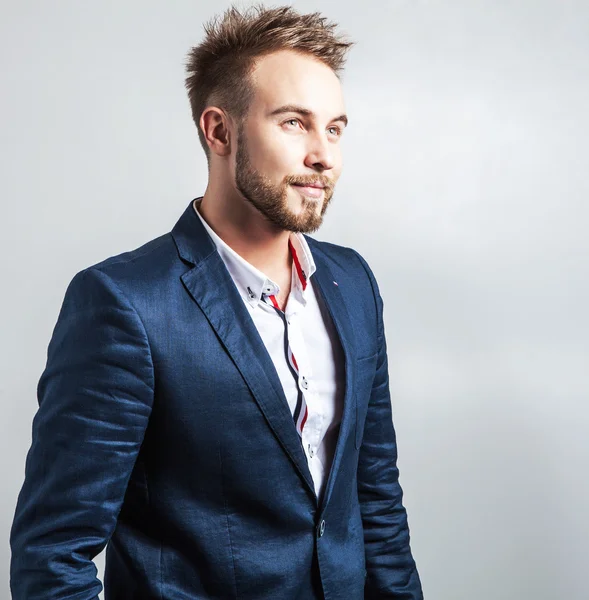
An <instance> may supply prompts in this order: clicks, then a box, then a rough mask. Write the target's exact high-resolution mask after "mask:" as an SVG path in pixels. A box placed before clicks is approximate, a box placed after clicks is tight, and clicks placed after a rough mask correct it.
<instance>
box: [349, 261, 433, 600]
mask: <svg viewBox="0 0 589 600" xmlns="http://www.w3.org/2000/svg"><path fill="white" fill-rule="evenodd" d="M358 258H359V259H360V262H361V263H362V265H363V266H364V269H365V270H366V273H367V274H368V277H369V279H370V283H371V284H372V289H373V292H374V297H375V302H376V313H377V346H378V357H377V362H376V375H375V377H374V381H373V383H372V392H371V396H370V401H369V404H368V412H367V414H366V422H365V425H364V436H363V440H362V446H361V447H360V455H359V460H358V497H359V500H360V510H361V513H362V524H363V527H364V549H365V556H366V571H367V575H366V587H365V591H364V597H365V598H366V600H382V599H385V598H391V599H392V598H394V599H395V600H422V599H423V592H422V589H421V582H420V579H419V574H418V572H417V568H416V566H415V561H414V560H413V556H412V554H411V548H410V546H409V526H408V524H407V513H406V511H405V508H404V507H403V503H402V500H403V491H402V489H401V486H400V485H399V471H398V469H397V443H396V437H395V430H394V427H393V421H392V409H391V397H390V391H389V374H388V362H387V347H386V339H385V335H384V324H383V302H382V298H381V296H380V292H379V289H378V285H377V283H376V280H375V278H374V275H373V274H372V271H371V270H370V268H369V267H368V265H367V264H366V261H365V260H364V259H363V258H362V257H361V256H360V255H358Z"/></svg>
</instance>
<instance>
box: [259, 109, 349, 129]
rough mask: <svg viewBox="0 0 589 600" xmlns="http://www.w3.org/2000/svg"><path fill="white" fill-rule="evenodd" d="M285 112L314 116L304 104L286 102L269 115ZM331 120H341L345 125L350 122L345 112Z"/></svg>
mask: <svg viewBox="0 0 589 600" xmlns="http://www.w3.org/2000/svg"><path fill="white" fill-rule="evenodd" d="M284 113H297V114H299V115H303V116H305V117H312V116H314V113H313V111H312V110H309V109H308V108H304V107H303V106H297V105H296V104H285V105H284V106H280V107H279V108H276V109H274V110H273V111H272V112H271V113H270V115H269V116H271V117H273V116H275V115H282V114H284ZM331 121H341V122H342V123H343V124H344V127H345V126H347V124H348V117H347V116H346V115H345V114H341V115H339V116H338V117H336V118H335V119H331Z"/></svg>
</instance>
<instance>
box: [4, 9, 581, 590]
mask: <svg viewBox="0 0 589 600" xmlns="http://www.w3.org/2000/svg"><path fill="white" fill-rule="evenodd" d="M294 4H295V6H296V7H297V8H299V9H300V10H304V11H309V10H321V11H323V12H324V13H325V14H327V15H329V16H330V17H332V18H334V19H336V20H338V21H339V22H340V23H341V25H342V26H343V28H344V29H345V30H346V31H347V32H349V34H350V35H351V36H352V37H354V38H355V39H356V40H357V41H358V45H357V47H356V48H355V49H354V50H353V51H352V53H351V55H350V59H349V62H348V66H347V71H346V75H345V78H344V88H345V93H346V100H347V110H348V113H349V115H350V127H349V129H348V131H347V132H346V135H345V141H344V142H343V144H344V152H345V167H344V174H343V176H342V178H341V180H340V184H339V188H338V191H337V192H336V196H335V200H334V203H333V205H332V207H331V208H330V210H329V211H328V213H327V221H326V223H325V225H324V227H323V228H322V229H321V230H320V231H319V232H318V234H317V235H316V237H318V238H320V239H325V240H329V241H333V242H336V243H340V244H343V245H346V246H352V247H354V248H356V249H357V250H359V251H360V252H361V253H362V254H363V255H364V256H365V257H366V258H367V260H368V261H369V263H370V264H371V265H372V267H373V268H374V271H375V273H376V275H377V277H378V279H379V281H380V285H381V290H382V294H383V297H384V300H385V311H386V312H385V319H386V330H387V336H388V343H389V362H390V371H391V388H392V395H393V410H394V419H395V423H396V427H397V432H398V441H399V450H400V458H399V467H400V472H401V481H402V484H403V487H404V490H405V503H406V506H407V508H408V512H409V519H410V526H411V534H412V546H413V550H414V554H415V558H416V560H417V562H418V565H419V569H420V572H421V576H422V580H423V586H424V591H425V595H426V597H427V598H428V600H528V599H529V600H561V599H566V600H586V599H587V598H589V583H588V580H587V569H588V568H589V514H588V510H587V509H588V506H589V502H588V500H589V497H588V496H589V493H588V492H589V484H588V483H587V467H588V466H589V444H588V443H587V431H588V430H589V382H588V370H589V369H588V367H589V358H588V357H589V342H588V338H589V320H588V317H587V307H588V306H589V286H588V283H587V275H588V273H589V270H588V264H587V263H588V256H589V242H588V231H587V230H588V225H589V222H588V217H589V208H588V200H587V197H588V192H589V178H588V174H589V164H588V163H589V161H588V150H589V142H588V138H589V117H588V107H589V83H588V82H589V3H587V2H586V1H577V2H574V1H566V0H561V1H558V0H554V1H548V0H544V1H540V0H527V1H524V0H520V1H517V0H514V1H505V0H502V1H497V0H488V1H486V2H478V1H467V0H455V1H446V2H436V1H434V0H431V1H429V0H413V1H408V0H406V1H402V0H391V1H388V2H385V1H376V0H366V1H364V2H361V3H357V2H336V1H325V2H319V1H311V0H309V1H306V2H295V3H294ZM227 5H228V3H227V2H212V1H210V2H204V1H200V2H198V1H196V2H195V1H194V0H192V1H189V0H175V1H172V2H163V1H159V2H156V1H155V0H149V1H146V0H143V1H141V2H140V1H139V0H122V1H121V0H119V1H117V2H115V1H114V0H106V1H103V2H97V3H87V2H79V1H74V0H60V1H56V2H44V1H41V0H28V1H21V2H16V1H13V2H7V1H4V2H2V5H1V10H2V14H1V18H0V22H1V25H0V27H1V31H0V33H1V36H0V44H1V46H2V53H1V57H0V60H1V66H2V68H1V73H2V81H1V86H2V94H1V97H0V112H1V115H2V121H3V124H2V136H1V141H0V144H1V146H0V159H1V160H0V163H1V168H2V175H1V178H0V186H1V203H2V204H1V208H2V210H1V213H0V215H1V217H0V233H1V236H0V267H1V277H2V279H1V281H2V294H1V295H0V338H1V339H0V397H1V402H2V415H3V418H2V421H1V423H0V427H1V435H0V440H1V442H0V443H1V444H2V451H1V453H0V456H1V459H0V460H1V461H2V495H1V498H0V530H1V538H2V543H1V545H0V579H1V581H0V598H1V599H4V598H9V591H8V564H9V548H8V534H9V529H10V524H11V521H12V517H13V511H14V505H15V502H16V496H17V493H18V490H19V488H20V486H21V483H22V479H23V470H24V460H25V455H26V452H27V449H28V447H29V444H30V436H31V420H32V417H33V415H34V413H35V410H36V406H37V405H36V385H37V381H38V378H39V376H40V374H41V372H42V370H43V368H44V365H45V359H46V351H47V344H48V342H49V339H50V336H51V332H52V330H53V326H54V325H55V321H56V319H57V314H58V311H59V308H60V306H61V302H62V300H63V295H64V292H65V289H66V286H67V284H68V283H69V281H70V280H71V278H72V277H73V276H74V274H75V273H76V272H77V271H79V270H80V269H83V268H84V267H86V266H88V265H90V264H93V263H95V262H98V261H100V260H102V259H103V258H105V257H107V256H111V255H113V254H117V253H119V252H122V251H125V250H128V249H131V248H135V247H137V246H139V245H141V244H142V243H144V242H145V241H147V240H149V239H151V238H153V237H156V236H158V235H160V234H161V233H164V232H166V231H169V230H170V229H171V227H172V226H173V224H174V223H175V222H176V220H177V218H178V217H179V216H180V214H181V212H182V211H183V210H184V208H185V207H186V205H187V203H188V202H189V201H190V199H191V198H193V197H195V196H197V195H200V194H201V193H202V192H203V191H204V186H205V181H206V163H205V160H204V155H203V154H202V152H201V150H200V147H199V145H198V141H197V135H196V130H195V128H194V126H193V124H192V122H191V117H190V111H189V107H188V102H187V100H186V98H185V95H184V89H183V62H184V56H185V53H186V51H187V50H188V48H189V46H190V45H192V44H194V43H196V42H198V40H199V39H200V37H201V32H202V22H203V21H204V20H206V19H208V18H209V17H210V16H212V15H213V14H214V13H215V12H217V11H219V10H221V9H222V8H224V7H226V6H227ZM98 564H99V569H100V570H102V566H103V562H102V557H100V558H99V560H98Z"/></svg>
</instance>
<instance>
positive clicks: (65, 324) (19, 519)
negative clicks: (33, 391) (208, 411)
mask: <svg viewBox="0 0 589 600" xmlns="http://www.w3.org/2000/svg"><path fill="white" fill-rule="evenodd" d="M37 391H38V399H39V410H38V412H37V414H36V416H35V419H34V422H33V441H32V445H31V448H30V450H29V453H28V456H27V461H26V468H25V481H24V484H23V487H22V490H21V492H20V495H19V499H18V504H17V507H16V514H15V518H14V523H13V526H12V531H11V539H10V542H11V546H12V562H11V589H12V594H13V596H12V597H13V599H14V600H25V599H26V600H35V599H41V598H42V599H44V600H45V599H47V598H51V599H52V600H58V599H60V598H64V599H65V598H67V599H68V600H74V599H75V600H92V599H95V598H97V597H98V593H99V592H100V590H101V589H102V586H101V583H100V581H99V580H98V579H97V578H96V567H95V566H94V563H93V561H92V559H93V558H94V557H95V556H96V555H97V554H98V553H99V552H100V551H101V550H102V549H103V548H104V547H105V545H106V543H107V541H108V539H109V538H110V536H111V534H112V532H113V530H114V527H115V525H116V521H117V516H118V513H119V510H120V507H121V504H122V501H123V498H124V495H125V491H126V487H127V483H128V480H129V477H130V474H131V471H132V469H133V466H134V463H135V460H136V457H137V453H138V451H139V448H140V446H141V442H142V440H143V436H144V432H145V428H146V426H147V421H148V418H149V415H150V412H151V405H152V401H153V365H152V360H151V354H150V349H149V344H148V341H147V336H146V333H145V329H144V327H143V324H142V323H141V320H140V318H139V316H138V314H137V312H136V311H135V309H134V308H133V307H132V306H131V304H130V303H129V302H128V300H127V299H126V297H125V296H124V294H123V293H122V292H121V290H120V289H119V288H118V287H117V286H116V284H115V283H114V282H113V281H112V280H111V279H110V278H109V277H108V276H107V275H105V274H104V273H102V272H101V271H98V270H96V269H92V268H91V269H87V270H85V271H82V272H80V273H78V274H77V275H76V276H75V277H74V278H73V280H72V282H71V283H70V285H69V287H68V289H67V291H66V294H65V298H64V301H63V305H62V308H61V311H60V314H59V318H58V320H57V324H56V325H55V329H54V331H53V336H52V338H51V341H50V343H49V348H48V352H47V365H46V368H45V370H44V372H43V374H42V375H41V378H40V380H39V385H38V389H37Z"/></svg>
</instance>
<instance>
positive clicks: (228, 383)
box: [11, 203, 422, 600]
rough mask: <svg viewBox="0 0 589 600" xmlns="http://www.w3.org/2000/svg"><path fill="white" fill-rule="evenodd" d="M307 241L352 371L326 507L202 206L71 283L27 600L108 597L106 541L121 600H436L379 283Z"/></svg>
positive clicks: (46, 418)
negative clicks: (416, 521) (410, 494)
mask: <svg viewBox="0 0 589 600" xmlns="http://www.w3.org/2000/svg"><path fill="white" fill-rule="evenodd" d="M307 240H308V242H309V245H310V248H311V252H312V253H313V257H314V260H315V262H316V265H317V271H316V273H315V274H314V275H313V278H312V281H313V285H315V286H317V289H318V290H319V293H318V296H319V297H320V298H321V301H322V302H323V303H324V305H325V306H326V307H327V313H328V314H329V316H330V318H331V319H332V320H333V323H334V325H335V328H336V330H337V332H338V336H339V341H340V343H341V345H342V348H343V351H344V355H345V373H346V376H345V386H346V389H345V399H344V411H343V416H342V422H341V426H340V431H339V437H338V442H337V447H336V450H335V455H334V460H333V464H332V468H331V471H330V473H329V477H328V479H327V484H326V487H325V492H324V494H323V497H322V498H321V499H320V501H319V500H318V499H317V497H316V495H315V491H314V486H313V480H312V478H311V474H310V472H309V469H308V466H307V460H306V457H305V454H304V452H303V448H302V446H301V443H300V438H299V436H298V434H297V432H296V430H295V426H294V422H293V418H292V415H291V413H290V410H289V407H288V404H287V402H286V398H285V397H284V393H283V391H282V387H281V384H280V381H279V379H278V376H277V374H276V370H275V368H274V365H273V363H272V360H271V358H270V356H269V355H268V353H267V351H266V348H265V346H264V344H263V342H262V340H261V338H260V336H259V334H258V332H257V330H256V328H255V326H254V324H253V321H252V319H251V317H250V316H249V314H248V311H247V308H246V307H245V305H244V303H243V300H242V298H241V297H240V295H239V292H238V291H237V289H236V287H235V285H234V283H233V281H232V279H231V277H230V275H229V273H228V271H227V269H226V268H225V265H224V264H223V261H222V260H221V257H220V256H219V254H218V252H217V250H216V248H215V246H214V244H213V242H212V240H211V238H210V237H209V236H208V234H207V233H206V231H205V229H204V228H203V226H202V223H200V222H199V220H198V217H197V215H196V214H195V213H194V210H193V208H192V203H191V204H190V205H189V206H188V207H187V209H186V210H185V211H184V214H183V215H182V216H181V218H180V220H179V221H178V222H177V224H176V225H175V227H174V229H173V230H172V231H171V232H170V233H167V234H165V235H163V236H161V237H159V238H157V239H155V240H152V241H150V242H148V243H147V244H145V245H144V246H142V247H141V248H138V249H136V250H134V251H132V252H127V253H124V254H121V255H119V256H115V257H112V258H109V259H107V260H105V261H103V262H101V263H99V264H97V265H94V266H92V267H89V268H87V269H85V270H83V271H81V272H80V273H78V274H77V275H76V276H75V277H74V278H73V279H72V281H71V283H70V285H69V286H68V288H67V291H66V293H65V298H64V300H63V305H62V308H61V311H60V314H59V317H58V320H57V323H56V325H55V329H54V331H53V335H52V337H51V341H50V343H49V348H48V353H47V364H46V367H45V369H44V371H43V373H42V375H41V378H40V380H39V384H38V399H39V410H38V412H37V414H36V416H35V419H34V424H33V441H32V445H31V448H30V451H29V454H28V456H27V462H26V474H25V481H24V484H23V488H22V490H21V493H20V496H19V500H18V504H17V508H16V515H15V519H14V523H13V527H12V532H11V546H12V563H11V589H12V594H13V598H14V599H16V600H25V599H26V600H35V599H39V600H41V599H43V600H47V599H49V598H51V599H52V600H56V599H60V598H63V599H66V598H67V599H68V600H90V599H96V598H97V597H98V594H99V592H100V590H101V583H100V581H99V579H98V578H97V572H96V568H95V566H94V563H93V561H92V559H93V557H95V556H96V555H97V554H98V553H99V552H101V551H102V550H103V548H104V547H105V546H106V545H107V544H108V546H107V554H106V570H105V577H104V588H105V598H106V600H151V599H153V600H156V599H158V600H163V599H178V600H179V599H182V600H197V599H213V598H214V599H219V600H228V599H240V600H263V599H268V600H281V599H284V600H297V599H300V600H312V599H319V598H326V599H329V600H332V599H333V600H336V599H345V600H359V599H364V598H374V599H376V598H396V599H399V600H417V599H420V598H422V592H421V585H420V581H419V576H418V573H417V570H416V567H415V563H414V560H413V557H412V554H411V550H410V545H409V529H408V525H407V518H406V512H405V509H404V508H403V504H402V490H401V487H400V486H399V482H398V471H397V467H396V459H397V451H396V443H395V432H394V428H393V424H392V416H391V403H390V396H389V386H388V371H387V357H386V343H385V338H384V330H383V321H382V300H381V298H380V295H379V292H378V287H377V284H376V282H375V280H374V277H373V275H372V273H371V271H370V269H369V268H368V266H367V265H366V263H365V262H364V260H363V259H362V258H361V257H360V256H359V255H358V254H357V253H356V252H354V251H353V250H350V249H347V248H343V247H339V246H335V245H332V244H327V243H322V242H318V241H315V240H313V239H312V238H307ZM334 281H335V282H337V285H334Z"/></svg>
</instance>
